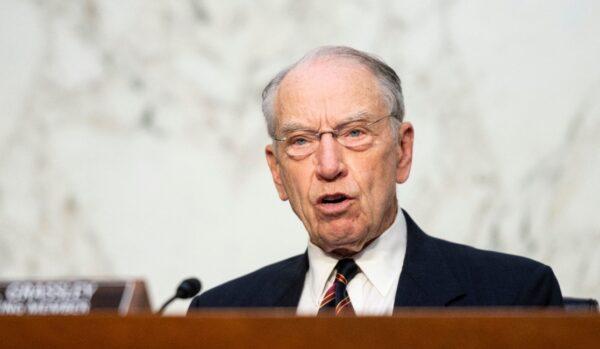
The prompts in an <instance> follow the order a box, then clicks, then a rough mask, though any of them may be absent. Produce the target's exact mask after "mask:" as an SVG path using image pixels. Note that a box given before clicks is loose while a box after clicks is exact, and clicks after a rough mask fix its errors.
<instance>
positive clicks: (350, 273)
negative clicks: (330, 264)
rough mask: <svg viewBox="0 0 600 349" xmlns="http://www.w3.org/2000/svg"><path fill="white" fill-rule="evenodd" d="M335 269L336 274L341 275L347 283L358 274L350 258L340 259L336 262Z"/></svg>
mask: <svg viewBox="0 0 600 349" xmlns="http://www.w3.org/2000/svg"><path fill="white" fill-rule="evenodd" d="M335 269H336V271H337V273H338V274H342V275H343V276H344V278H346V280H347V282H350V280H352V278H353V277H354V276H355V275H356V274H358V265H356V263H355V262H354V259H352V258H344V259H340V260H339V261H338V262H337V264H336V266H335Z"/></svg>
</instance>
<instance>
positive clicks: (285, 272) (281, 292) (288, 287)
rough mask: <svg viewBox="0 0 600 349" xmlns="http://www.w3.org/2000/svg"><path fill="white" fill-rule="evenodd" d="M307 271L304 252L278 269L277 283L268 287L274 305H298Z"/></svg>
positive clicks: (306, 258)
mask: <svg viewBox="0 0 600 349" xmlns="http://www.w3.org/2000/svg"><path fill="white" fill-rule="evenodd" d="M307 271H308V254H307V253H306V252H304V254H302V255H299V256H298V257H296V258H295V259H294V260H293V261H292V262H291V263H290V264H289V265H286V266H285V267H284V268H282V269H281V270H280V277H279V278H278V280H277V284H275V285H272V287H271V288H270V290H271V291H272V292H273V293H272V294H271V295H269V296H268V298H269V299H272V300H273V301H274V303H273V306H274V307H296V306H298V303H299V302H300V296H301V294H302V288H303V287H304V279H305V276H306V272H307ZM282 286H283V287H282Z"/></svg>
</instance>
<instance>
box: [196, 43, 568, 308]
mask: <svg viewBox="0 0 600 349" xmlns="http://www.w3.org/2000/svg"><path fill="white" fill-rule="evenodd" d="M262 96H263V105H262V107H263V113H264V115H265V118H266V121H267V126H268V130H269V134H270V136H271V138H272V139H273V142H272V144H269V145H267V147H266V150H265V152H266V157H267V162H268V165H269V168H270V170H271V174H272V177H273V182H274V183H275V187H276V188H277V192H278V193H279V197H280V198H281V200H289V201H290V205H291V207H292V209H293V210H294V212H295V213H296V215H297V216H298V218H300V220H301V221H302V223H303V224H304V227H305V228H306V231H307V232H308V235H309V243H308V248H307V251H306V253H304V254H302V255H299V256H295V257H292V258H289V259H286V260H284V261H281V262H278V263H275V264H272V265H269V266H267V267H264V268H262V269H260V270H258V271H255V272H253V273H250V274H248V275H246V276H242V277H240V278H238V279H235V280H233V281H230V282H228V283H225V284H224V285H221V286H218V287H216V288H214V289H212V290H210V291H208V292H205V293H204V294H202V295H200V296H198V297H196V298H195V299H194V300H193V301H192V304H191V306H190V309H195V308H207V307H232V308H240V307H295V308H296V311H297V313H298V314H302V315H316V314H319V313H322V312H326V311H329V312H333V313H334V314H359V315H388V314H391V313H392V312H393V310H394V309H395V308H397V307H417V306H427V307H444V306H548V305H555V306H560V305H562V296H561V292H560V288H559V285H558V282H557V281H556V278H555V277H554V274H553V272H552V270H551V269H550V268H549V267H548V266H545V265H543V264H541V263H538V262H535V261H533V260H530V259H526V258H522V257H517V256H510V255H506V254H501V253H496V252H489V251H482V250H478V249H475V248H472V247H467V246H464V245H458V244H454V243H451V242H447V241H444V240H440V239H436V238H433V237H430V236H428V235H426V234H425V233H424V232H423V231H422V230H421V229H420V228H419V227H418V226H417V225H416V224H415V222H413V220H412V219H411V218H410V217H409V216H408V214H407V213H406V212H404V211H402V210H400V209H399V207H398V202H397V198H396V184H397V183H404V182H405V181H406V180H407V179H408V176H409V173H410V168H411V164H412V149H413V139H414V130H413V127H412V125H411V124H410V123H409V122H405V121H403V117H404V103H403V97H402V89H401V86H400V79H399V78H398V76H397V75H396V73H395V72H394V70H393V69H392V68H390V67H389V66H388V65H386V64H385V63H383V62H382V61H380V60H379V59H377V58H376V57H373V56H371V55H369V54H367V53H364V52H361V51H358V50H354V49H352V48H348V47H321V48H317V49H316V50H314V51H312V52H310V53H308V54H307V55H306V56H304V57H303V58H302V59H301V60H300V61H298V62H297V63H295V64H293V65H292V66H291V67H289V68H287V69H285V70H283V71H282V72H280V73H279V74H278V75H277V76H276V77H275V78H274V79H273V80H272V81H271V82H270V83H269V84H268V85H267V87H266V88H265V89H264V91H263V95H262Z"/></svg>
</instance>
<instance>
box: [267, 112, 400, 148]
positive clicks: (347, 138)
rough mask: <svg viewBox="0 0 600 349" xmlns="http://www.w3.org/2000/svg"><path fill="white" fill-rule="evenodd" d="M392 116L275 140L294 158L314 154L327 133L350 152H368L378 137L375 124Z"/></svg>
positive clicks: (301, 132)
mask: <svg viewBox="0 0 600 349" xmlns="http://www.w3.org/2000/svg"><path fill="white" fill-rule="evenodd" d="M392 116H393V115H387V116H384V117H382V118H379V119H377V120H375V121H371V122H369V121H353V122H349V123H346V124H343V125H340V126H338V127H336V128H335V129H333V130H331V131H321V132H315V131H313V130H295V131H290V132H288V133H287V134H285V135H284V136H283V137H281V138H277V137H274V138H273V139H274V140H276V141H278V142H282V143H283V148H284V150H285V152H286V154H288V155H289V156H290V157H293V158H301V157H305V156H308V155H310V154H312V153H314V152H315V151H316V150H317V148H318V147H319V142H320V141H321V137H322V136H323V135H324V134H326V133H329V134H331V136H332V137H333V138H334V139H336V140H337V141H338V143H340V144H341V145H343V146H344V147H346V148H348V149H350V150H355V151H360V150H366V149H368V148H370V147H371V146H372V145H373V142H374V141H375V138H376V137H377V133H376V132H375V131H376V130H375V124H377V123H378V122H380V121H381V120H384V119H387V118H389V117H392Z"/></svg>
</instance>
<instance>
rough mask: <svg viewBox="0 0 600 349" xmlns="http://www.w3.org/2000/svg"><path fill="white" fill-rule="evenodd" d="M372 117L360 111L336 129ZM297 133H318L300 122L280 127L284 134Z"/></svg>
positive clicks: (287, 123)
mask: <svg viewBox="0 0 600 349" xmlns="http://www.w3.org/2000/svg"><path fill="white" fill-rule="evenodd" d="M371 115H372V114H370V113H368V112H366V111H359V112H358V113H354V114H352V115H350V116H348V117H346V118H344V119H342V121H341V122H340V123H339V124H337V126H336V127H335V128H334V129H338V128H340V127H343V126H346V125H348V124H350V123H353V122H356V121H369V118H368V117H369V116H371ZM295 131H315V132H317V130H315V129H312V128H311V127H309V126H306V125H305V124H303V123H301V122H298V121H288V122H284V123H283V124H282V125H281V127H280V132H281V133H283V134H286V133H290V132H295Z"/></svg>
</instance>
